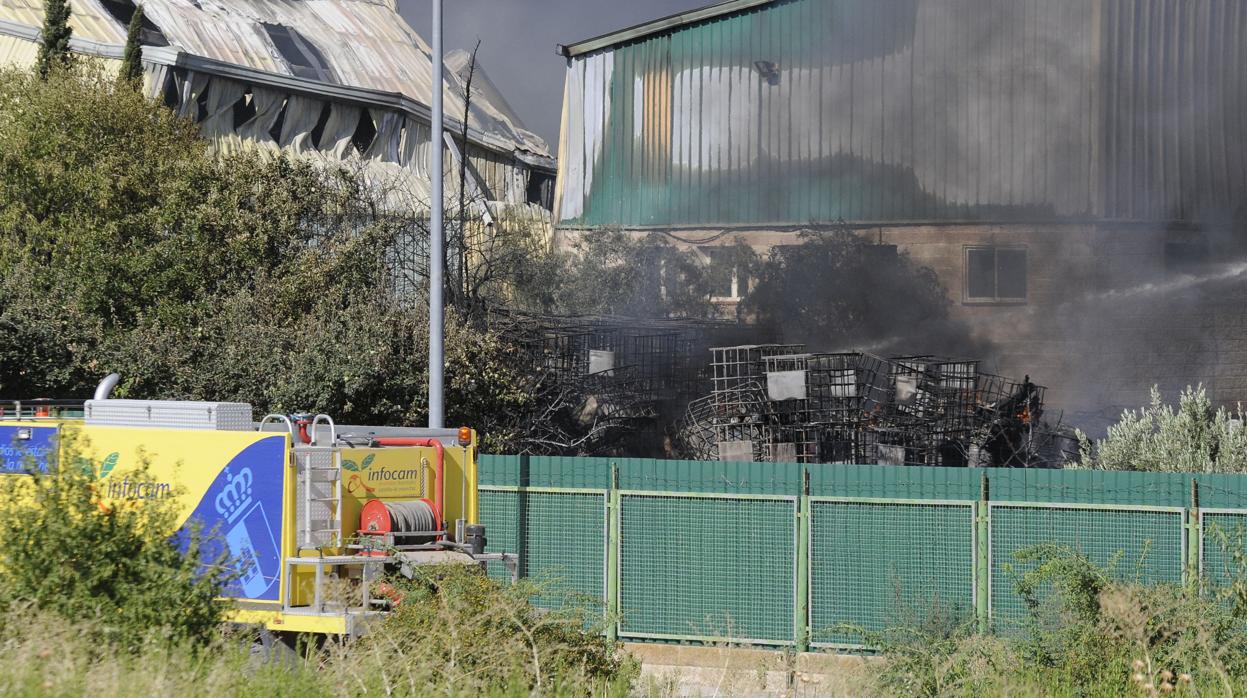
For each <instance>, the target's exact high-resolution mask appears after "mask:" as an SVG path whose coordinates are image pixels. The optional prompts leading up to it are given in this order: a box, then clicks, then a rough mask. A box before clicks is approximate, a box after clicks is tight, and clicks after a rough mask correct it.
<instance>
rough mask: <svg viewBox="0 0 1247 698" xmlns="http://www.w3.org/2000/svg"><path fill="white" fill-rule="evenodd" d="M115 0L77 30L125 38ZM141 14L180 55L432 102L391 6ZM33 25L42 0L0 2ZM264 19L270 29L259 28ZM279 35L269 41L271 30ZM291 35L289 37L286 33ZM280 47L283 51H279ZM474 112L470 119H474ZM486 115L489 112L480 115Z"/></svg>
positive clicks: (480, 101) (76, 15)
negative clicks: (321, 66) (323, 74)
mask: <svg viewBox="0 0 1247 698" xmlns="http://www.w3.org/2000/svg"><path fill="white" fill-rule="evenodd" d="M110 2H111V3H114V4H120V3H117V2H115V0H74V1H73V3H72V5H71V6H72V9H73V20H72V24H71V26H72V27H73V29H74V32H75V36H76V37H78V38H83V39H90V40H93V41H97V42H100V43H106V44H120V43H124V41H125V34H126V31H125V29H126V28H125V26H124V25H123V24H122V22H121V21H120V20H119V19H118V18H117V17H115V16H114V15H113V13H111V12H109V10H108V9H107V8H106V6H105V5H106V3H110ZM142 5H143V11H144V13H145V14H146V15H147V17H148V18H149V19H150V20H151V21H152V22H153V23H154V24H155V25H156V26H157V27H159V28H160V30H161V32H163V34H164V36H165V37H166V39H167V40H168V42H169V44H170V45H171V46H172V47H173V48H175V49H178V50H181V51H183V52H185V53H187V54H191V55H194V56H199V57H202V58H208V59H212V60H217V61H222V62H225V63H230V64H234V65H238V66H243V67H247V68H251V69H254V70H260V71H264V72H268V73H276V74H279V75H294V76H299V77H305V78H306V77H312V76H318V75H321V73H319V72H317V71H316V70H315V68H316V66H315V65H308V64H314V63H315V62H317V61H318V60H323V61H324V62H325V63H326V64H327V65H326V66H324V67H325V68H326V69H327V71H328V73H329V76H328V78H329V79H327V80H324V81H326V82H333V83H337V84H341V85H345V86H350V87H357V88H364V89H369V90H378V91H382V92H391V93H398V94H402V95H405V96H407V97H408V98H410V99H412V100H415V101H416V102H419V103H421V104H424V105H428V104H429V102H430V101H431V99H430V97H429V95H430V93H431V83H432V73H433V71H432V61H431V59H430V54H431V51H430V49H429V47H428V45H427V44H426V43H425V42H424V40H423V39H422V38H421V37H420V36H419V35H418V34H416V32H415V31H414V30H413V29H412V28H411V27H410V26H409V25H408V24H407V23H406V22H405V21H404V20H403V19H402V17H400V16H399V15H398V13H397V12H396V11H395V8H394V6H393V5H392V4H390V3H386V2H372V1H370V0H298V1H294V0H146V1H145V2H143V3H142ZM5 21H7V22H10V23H14V24H19V25H25V26H27V27H34V28H38V27H40V26H41V25H42V23H43V2H42V1H41V0H0V22H5ZM265 25H269V27H268V28H267V29H266V26H265ZM276 28H284V30H278V31H277V32H276V33H277V35H278V36H280V38H279V39H278V40H276V41H275V40H274V38H273V36H274V31H273V30H274V29H276ZM287 37H289V39H287ZM283 48H284V49H285V51H284V52H283ZM443 89H444V93H443V94H444V99H445V106H446V112H447V116H459V115H462V113H463V87H462V83H461V82H460V80H459V78H458V77H457V76H456V75H455V74H454V73H453V72H452V71H447V72H446V84H445V86H444V88H443ZM473 106H474V108H473V115H472V116H471V117H470V118H469V122H470V124H471V126H472V127H473V128H475V129H476V130H479V131H482V132H485V133H489V134H490V135H493V136H496V137H498V138H501V139H503V140H506V141H508V142H510V143H512V144H514V147H515V149H516V150H520V151H526V152H529V153H533V154H535V155H539V156H545V157H548V156H549V148H548V146H547V145H546V143H545V142H544V141H543V140H542V139H541V138H540V137H538V136H536V135H535V134H533V133H531V132H530V131H528V130H526V129H524V128H523V127H522V126H521V125H517V124H514V123H512V121H511V120H510V119H509V118H508V117H507V115H506V110H505V108H502V109H499V108H493V107H492V106H491V105H490V104H489V103H488V100H487V99H485V98H483V97H479V96H478V97H477V98H475V100H474V105H473ZM478 114H479V115H480V116H477V115H478ZM482 117H488V118H482Z"/></svg>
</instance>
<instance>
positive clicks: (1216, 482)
mask: <svg viewBox="0 0 1247 698" xmlns="http://www.w3.org/2000/svg"><path fill="white" fill-rule="evenodd" d="M612 463H616V464H618V465H619V468H620V486H621V487H623V488H624V489H634V490H652V491H664V492H666V491H679V492H723V493H738V494H785V495H787V494H793V495H795V494H796V493H798V492H799V491H800V488H801V474H802V469H803V467H806V466H802V465H798V464H792V463H720V462H717V461H707V462H702V461H684V460H659V459H647V458H594V457H556V456H490V455H484V456H481V458H480V483H481V484H482V485H506V486H520V485H522V486H531V487H581V488H595V489H606V488H607V487H609V486H610V469H611V464H612ZM808 468H809V472H810V494H811V495H814V496H821V497H871V498H877V497H889V498H898V499H945V500H948V499H955V500H964V499H970V500H973V499H978V497H979V490H980V486H981V481H982V478H983V476H984V475H986V476H987V478H988V480H989V490H990V499H991V500H992V501H997V502H1054V503H1067V504H1113V505H1142V506H1171V507H1182V506H1188V505H1189V503H1190V495H1191V480H1192V479H1195V480H1197V481H1198V483H1199V497H1200V505H1201V506H1205V507H1213V508H1226V509H1231V508H1240V507H1241V508H1247V476H1243V475H1207V474H1196V475H1192V474H1188V473H1143V472H1112V471H1102V470H1043V469H1022V468H1019V469H1013V468H994V469H983V468H934V467H893V466H880V465H843V464H814V465H809V466H808Z"/></svg>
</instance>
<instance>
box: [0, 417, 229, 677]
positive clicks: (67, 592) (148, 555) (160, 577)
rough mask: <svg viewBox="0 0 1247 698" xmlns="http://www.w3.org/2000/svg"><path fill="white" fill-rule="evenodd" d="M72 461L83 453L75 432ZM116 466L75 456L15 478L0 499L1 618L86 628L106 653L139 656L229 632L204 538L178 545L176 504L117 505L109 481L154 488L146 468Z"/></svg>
mask: <svg viewBox="0 0 1247 698" xmlns="http://www.w3.org/2000/svg"><path fill="white" fill-rule="evenodd" d="M62 438H63V439H65V449H66V452H67V453H78V452H80V449H79V448H78V446H79V444H78V441H77V437H76V436H75V434H74V432H72V431H66V432H65V433H64V436H63V437H62ZM113 462H114V461H110V460H108V459H105V461H104V462H103V463H92V462H90V461H88V460H86V459H83V458H81V457H75V456H71V457H69V458H67V462H66V463H65V464H64V465H63V466H62V467H57V466H56V465H55V464H52V465H49V466H48V467H47V469H46V471H45V470H43V469H40V468H39V467H35V466H36V465H37V464H34V463H31V464H30V466H31V467H29V468H28V472H29V473H30V475H29V476H28V477H27V478H20V479H12V478H10V484H11V485H12V486H11V487H8V488H6V489H7V492H6V496H5V497H3V498H0V612H2V613H7V614H8V617H9V619H10V620H13V619H15V618H16V617H18V616H20V615H22V614H23V613H25V612H28V611H34V612H38V613H42V614H45V615H47V616H48V617H58V618H60V619H61V621H62V622H71V623H77V622H82V621H86V623H85V624H84V625H83V627H82V629H81V632H82V634H83V635H84V637H85V638H86V639H87V640H88V641H89V642H90V643H92V644H96V645H98V646H100V647H107V648H109V649H110V650H111V649H114V648H119V649H124V650H127V651H129V652H131V653H133V652H136V651H139V650H140V649H141V648H142V647H143V646H144V645H145V644H146V643H148V642H150V641H164V642H174V643H180V644H186V645H188V646H201V645H203V644H205V643H207V642H208V641H209V640H210V639H211V638H212V637H213V636H214V635H215V634H216V633H217V629H218V626H220V624H221V620H222V615H221V606H220V604H218V603H217V602H216V601H215V599H216V598H218V597H219V596H220V595H221V588H222V584H223V583H224V582H225V581H226V580H225V578H223V577H221V576H220V575H216V574H203V573H201V571H200V568H201V563H200V544H199V543H200V538H199V536H197V535H188V536H186V537H185V540H184V541H183V543H184V545H185V547H184V548H183V547H180V546H179V545H178V542H177V541H172V540H169V539H168V538H167V537H166V536H167V533H168V532H169V531H172V530H174V529H176V528H177V526H176V523H177V521H178V518H179V513H178V511H177V510H176V507H175V504H174V500H173V499H171V498H152V499H142V500H128V501H116V500H110V499H108V498H107V497H105V496H104V495H105V493H106V483H107V482H111V481H113V480H111V478H116V479H117V480H120V479H122V478H123V477H125V478H128V479H129V480H130V481H133V482H144V481H148V480H150V478H147V477H145V473H144V471H143V470H142V469H139V470H136V471H132V472H127V473H121V472H112V473H109V472H107V471H108V470H109V469H110V468H111V465H112V463H113Z"/></svg>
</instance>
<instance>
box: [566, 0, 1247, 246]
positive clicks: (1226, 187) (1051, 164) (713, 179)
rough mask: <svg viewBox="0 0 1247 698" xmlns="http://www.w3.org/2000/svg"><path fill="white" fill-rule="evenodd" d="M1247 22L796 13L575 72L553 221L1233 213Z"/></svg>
mask: <svg viewBox="0 0 1247 698" xmlns="http://www.w3.org/2000/svg"><path fill="white" fill-rule="evenodd" d="M1243 5H1244V3H1242V2H1241V0H1205V1H1203V2H1200V3H1189V2H1182V1H1181V0H1105V1H1104V2H1103V3H1089V2H1086V1H1085V0H1042V2H1033V1H1028V2H1023V1H1021V0H1014V1H1003V0H787V1H780V2H774V3H771V4H767V5H764V6H760V7H755V8H753V9H750V10H747V11H738V12H735V13H732V14H727V15H721V16H716V17H714V18H712V19H708V20H704V21H700V22H697V23H694V24H685V25H681V26H679V27H678V28H676V29H673V30H669V31H664V32H660V33H658V34H652V35H649V36H646V37H644V38H639V39H635V40H632V41H629V42H628V43H625V44H621V45H615V46H613V47H611V48H609V49H604V50H600V51H597V52H595V53H590V54H585V55H581V56H577V57H575V58H572V59H570V60H569V61H568V72H567V83H566V90H565V108H564V112H565V115H564V128H563V132H562V142H561V147H560V168H559V176H560V182H559V192H560V195H559V199H558V204H557V206H558V208H557V209H556V215H557V216H558V218H559V220H561V221H562V222H564V223H565V224H567V225H572V226H576V225H583V226H596V225H623V226H630V227H642V226H652V227H675V226H704V225H711V226H728V225H789V226H800V225H806V224H809V223H810V222H813V221H822V222H830V221H835V220H838V219H844V220H849V221H858V222H867V221H870V222H873V221H879V222H887V221H962V220H967V221H968V220H1057V219H1091V218H1113V219H1117V218H1121V219H1157V218H1160V219H1166V220H1168V219H1170V218H1187V217H1190V216H1191V215H1193V212H1195V211H1197V210H1199V209H1201V208H1208V207H1211V206H1219V207H1222V208H1225V207H1228V206H1232V205H1234V204H1236V203H1237V200H1236V199H1235V197H1234V196H1233V195H1231V192H1232V191H1235V189H1234V188H1233V187H1235V186H1237V187H1238V189H1237V191H1238V192H1241V191H1243V190H1244V189H1243V185H1242V183H1243V181H1244V180H1247V176H1244V175H1243V172H1244V170H1245V169H1247V145H1245V144H1247V137H1245V136H1247V108H1244V104H1243V99H1244V96H1243V95H1244V92H1245V91H1247V87H1245V86H1244V82H1243V80H1242V79H1241V75H1242V73H1241V67H1239V66H1241V65H1242V63H1243V61H1242V58H1243V53H1244V48H1243V47H1244V46H1245V45H1247V19H1245V18H1244V17H1245V16H1247V10H1244V7H1243ZM1100 8H1103V9H1102V10H1101V9H1100ZM1238 196H1239V197H1241V193H1240V194H1239V195H1238Z"/></svg>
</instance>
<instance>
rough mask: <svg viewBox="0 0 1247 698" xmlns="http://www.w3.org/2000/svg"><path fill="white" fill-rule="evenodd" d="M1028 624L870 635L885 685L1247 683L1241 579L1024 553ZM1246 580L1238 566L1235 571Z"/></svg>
mask: <svg viewBox="0 0 1247 698" xmlns="http://www.w3.org/2000/svg"><path fill="white" fill-rule="evenodd" d="M1019 561H1026V562H1030V563H1034V566H1033V567H1032V568H1031V569H1030V571H1028V572H1026V573H1025V574H1021V575H1018V576H1016V577H1015V578H1013V579H1012V580H1011V581H1012V583H1013V584H1014V585H1015V587H1016V589H1017V591H1018V593H1019V594H1020V595H1021V596H1022V598H1023V599H1024V600H1025V601H1026V605H1027V608H1028V610H1029V616H1028V621H1027V623H1026V626H1025V628H1024V632H1020V633H1010V632H1002V633H1000V634H998V635H994V636H984V635H979V634H976V633H975V632H973V630H972V628H973V626H972V625H971V624H970V623H966V622H959V621H956V620H949V619H945V620H943V621H941V622H936V623H929V624H927V625H925V626H923V627H918V628H896V629H893V630H891V631H889V632H887V633H883V634H880V635H877V636H872V637H870V639H871V640H872V641H873V642H874V643H876V644H877V645H878V646H880V647H882V648H883V650H884V652H883V655H884V657H883V664H882V666H881V670H880V671H879V672H878V674H877V676H876V677H875V678H874V679H873V680H872V681H871V682H869V686H868V689H869V690H871V691H872V692H876V693H879V694H883V695H893V694H895V695H922V696H979V695H1027V696H1029V695H1035V696H1039V695H1044V696H1052V695H1059V696H1106V697H1107V696H1122V695H1139V696H1160V695H1168V694H1173V695H1192V696H1194V695H1203V696H1211V695H1215V696H1231V695H1237V694H1241V692H1242V691H1243V690H1247V613H1245V612H1244V609H1243V608H1242V607H1240V606H1238V605H1236V604H1234V603H1232V601H1234V599H1235V598H1237V592H1236V591H1235V590H1236V588H1238V587H1241V584H1232V585H1228V586H1226V587H1222V588H1206V589H1202V590H1201V589H1198V588H1195V587H1178V586H1173V585H1152V586H1148V585H1142V584H1137V583H1133V582H1130V581H1121V580H1120V577H1119V576H1118V575H1114V574H1112V571H1111V570H1109V569H1104V568H1101V567H1097V566H1096V565H1094V564H1093V563H1091V562H1090V561H1088V560H1087V558H1085V557H1084V556H1082V555H1080V554H1078V553H1077V552H1075V551H1073V550H1070V549H1068V548H1062V547H1058V546H1052V545H1042V546H1037V547H1035V548H1032V549H1029V550H1026V551H1023V552H1021V553H1019ZM1235 576H1236V577H1237V578H1238V579H1244V578H1247V567H1243V566H1241V565H1240V567H1239V569H1238V570H1237V571H1236V575H1235Z"/></svg>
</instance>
